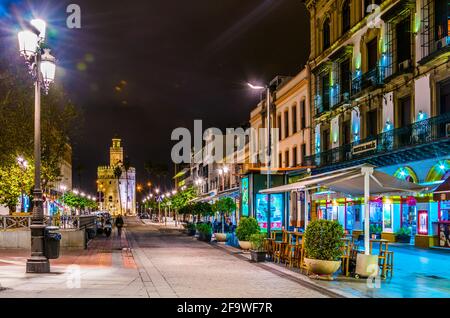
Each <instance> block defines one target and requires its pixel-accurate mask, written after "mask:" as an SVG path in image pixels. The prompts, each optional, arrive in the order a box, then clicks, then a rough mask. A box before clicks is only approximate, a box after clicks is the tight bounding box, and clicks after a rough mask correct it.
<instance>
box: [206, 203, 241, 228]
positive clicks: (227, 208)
mask: <svg viewBox="0 0 450 318" xmlns="http://www.w3.org/2000/svg"><path fill="white" fill-rule="evenodd" d="M212 209H213V211H214V212H217V213H219V214H220V220H221V222H222V233H223V232H224V231H225V215H229V214H230V213H231V211H233V210H235V209H236V203H235V202H234V200H233V199H232V198H229V197H225V198H220V199H219V200H217V201H216V202H215V203H214V204H213V205H212Z"/></svg>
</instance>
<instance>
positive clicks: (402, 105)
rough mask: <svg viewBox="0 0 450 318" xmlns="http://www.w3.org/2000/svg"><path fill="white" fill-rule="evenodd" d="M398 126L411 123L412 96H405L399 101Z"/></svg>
mask: <svg viewBox="0 0 450 318" xmlns="http://www.w3.org/2000/svg"><path fill="white" fill-rule="evenodd" d="M397 115H398V128H402V127H405V126H408V125H410V124H411V97H410V96H408V97H405V98H402V99H400V100H399V101H398V110H397Z"/></svg>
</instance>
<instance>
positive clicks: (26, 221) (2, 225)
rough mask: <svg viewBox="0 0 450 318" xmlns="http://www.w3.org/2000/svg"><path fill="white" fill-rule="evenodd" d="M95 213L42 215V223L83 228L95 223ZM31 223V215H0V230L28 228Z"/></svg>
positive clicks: (67, 227)
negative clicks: (57, 215) (58, 215)
mask: <svg viewBox="0 0 450 318" xmlns="http://www.w3.org/2000/svg"><path fill="white" fill-rule="evenodd" d="M96 218H97V217H96V216H95V215H77V216H64V215H63V216H60V217H58V218H57V217H51V218H50V217H49V216H47V215H46V216H44V224H46V225H53V226H59V227H60V228H61V229H84V228H87V227H91V226H94V225H95V220H96ZM30 225H31V215H27V216H12V215H2V216H0V230H8V229H20V228H29V227H30Z"/></svg>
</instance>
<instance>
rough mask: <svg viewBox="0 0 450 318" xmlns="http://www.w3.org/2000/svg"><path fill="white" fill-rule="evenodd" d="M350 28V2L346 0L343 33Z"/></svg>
mask: <svg viewBox="0 0 450 318" xmlns="http://www.w3.org/2000/svg"><path fill="white" fill-rule="evenodd" d="M348 30H350V4H349V0H345V1H344V3H343V4H342V34H344V33H345V32H347V31H348Z"/></svg>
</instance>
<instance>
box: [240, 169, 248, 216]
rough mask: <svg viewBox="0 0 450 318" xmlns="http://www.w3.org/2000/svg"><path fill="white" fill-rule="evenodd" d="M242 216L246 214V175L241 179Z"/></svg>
mask: <svg viewBox="0 0 450 318" xmlns="http://www.w3.org/2000/svg"><path fill="white" fill-rule="evenodd" d="M241 197H242V216H248V177H245V178H242V180H241Z"/></svg>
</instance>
